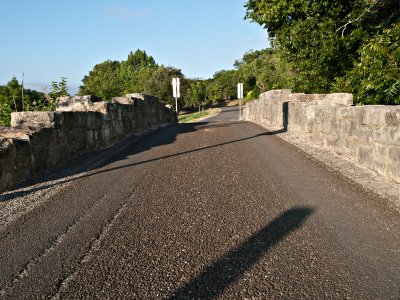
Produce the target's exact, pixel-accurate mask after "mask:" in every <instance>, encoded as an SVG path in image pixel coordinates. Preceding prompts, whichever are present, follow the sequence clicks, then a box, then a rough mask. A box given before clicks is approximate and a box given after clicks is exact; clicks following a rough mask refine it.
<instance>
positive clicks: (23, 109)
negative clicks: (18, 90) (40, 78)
mask: <svg viewBox="0 0 400 300" xmlns="http://www.w3.org/2000/svg"><path fill="white" fill-rule="evenodd" d="M24 76H25V74H24V73H22V111H25V108H24Z"/></svg>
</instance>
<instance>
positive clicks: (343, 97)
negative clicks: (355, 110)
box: [290, 93, 353, 106]
mask: <svg viewBox="0 0 400 300" xmlns="http://www.w3.org/2000/svg"><path fill="white" fill-rule="evenodd" d="M290 99H291V101H299V102H309V103H314V104H318V105H334V106H340V105H342V106H350V105H352V104H353V95H352V94H349V93H333V94H300V93H299V94H292V95H291V97H290Z"/></svg>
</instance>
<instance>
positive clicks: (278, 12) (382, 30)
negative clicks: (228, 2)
mask: <svg viewBox="0 0 400 300" xmlns="http://www.w3.org/2000/svg"><path fill="white" fill-rule="evenodd" d="M245 7H246V11H247V13H246V18H248V19H250V20H253V21H254V22H257V23H258V24H260V25H262V26H263V27H265V28H266V29H267V30H268V34H269V37H270V39H271V41H272V44H273V45H274V47H275V48H276V49H278V50H279V52H280V53H281V55H282V57H283V58H284V59H286V60H287V61H288V62H290V63H291V64H292V65H293V66H294V71H295V72H296V74H297V75H296V77H295V81H294V89H295V90H297V91H302V92H332V91H338V90H340V91H347V92H353V93H354V94H355V96H356V100H357V101H358V102H364V103H373V102H376V103H400V90H399V89H398V86H399V84H400V72H399V64H398V63H399V59H400V58H399V20H400V19H399V16H400V2H399V1H398V0H354V1H348V0H333V1H325V0H321V1H314V0H293V1H287V0H268V1H266V0H248V1H247V3H246V4H245ZM396 69H397V70H396Z"/></svg>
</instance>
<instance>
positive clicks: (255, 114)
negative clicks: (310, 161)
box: [244, 90, 400, 182]
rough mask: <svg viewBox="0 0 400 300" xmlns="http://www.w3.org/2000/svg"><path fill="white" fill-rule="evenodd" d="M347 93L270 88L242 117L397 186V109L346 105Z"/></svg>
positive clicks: (399, 129)
mask: <svg viewBox="0 0 400 300" xmlns="http://www.w3.org/2000/svg"><path fill="white" fill-rule="evenodd" d="M352 103H353V97H352V95H351V94H327V95H320V94H311V95H307V94H292V93H291V92H290V90H273V91H268V92H266V93H263V94H261V95H260V98H259V99H258V100H255V101H254V102H252V103H249V104H247V107H246V109H245V111H244V119H245V120H248V121H252V122H255V123H258V124H260V125H262V126H264V127H266V128H268V129H270V130H283V131H287V132H288V134H290V135H293V136H296V137H298V138H300V139H302V140H303V141H305V142H307V143H309V144H310V145H312V146H316V147H320V148H324V149H327V150H330V151H332V152H335V153H337V154H340V155H343V156H346V157H347V158H350V159H352V160H354V161H355V162H357V163H358V164H359V165H362V166H364V167H367V168H369V169H372V170H374V171H376V172H378V173H379V174H381V175H383V176H385V177H387V178H389V179H392V180H394V181H397V182H400V106H386V105H368V106H352Z"/></svg>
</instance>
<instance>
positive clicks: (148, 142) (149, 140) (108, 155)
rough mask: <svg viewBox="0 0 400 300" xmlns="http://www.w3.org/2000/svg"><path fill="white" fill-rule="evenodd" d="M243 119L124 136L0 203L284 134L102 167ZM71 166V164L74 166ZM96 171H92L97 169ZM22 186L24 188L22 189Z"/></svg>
mask: <svg viewBox="0 0 400 300" xmlns="http://www.w3.org/2000/svg"><path fill="white" fill-rule="evenodd" d="M240 123H243V122H229V123H219V122H197V123H180V124H173V125H170V126H168V127H167V128H164V129H163V130H162V131H161V132H162V134H160V131H155V132H153V133H151V134H148V135H146V136H143V137H140V138H134V137H132V138H128V139H125V140H123V141H121V142H119V143H117V144H115V145H114V146H112V147H110V148H107V149H102V150H97V151H90V152H88V153H85V154H83V155H79V156H77V157H76V158H74V159H71V160H68V161H66V162H64V163H62V164H61V165H59V166H56V167H53V168H51V169H49V170H47V171H45V172H44V173H43V175H39V176H37V177H34V178H32V179H30V180H27V181H25V182H23V183H22V184H20V185H18V186H17V187H16V188H15V189H14V191H13V190H11V191H9V192H8V193H4V194H0V202H5V201H10V200H13V199H15V198H17V197H23V196H26V195H29V194H31V193H33V192H37V191H40V190H44V189H47V188H50V187H53V186H55V185H59V184H62V183H67V182H71V181H75V180H78V179H81V178H85V177H89V176H93V175H96V174H100V173H105V172H110V171H114V170H118V169H124V168H129V167H133V166H137V165H141V164H145V163H150V162H154V161H158V160H162V159H167V158H170V157H175V156H180V155H185V154H189V153H194V152H199V151H203V150H207V149H210V148H215V147H220V146H224V145H229V144H233V143H238V142H243V141H246V140H250V139H254V138H258V137H261V136H269V135H275V134H279V133H281V131H271V132H270V131H265V132H263V133H260V134H257V135H254V136H249V137H245V138H242V139H237V140H232V141H228V142H224V143H220V144H216V145H210V146H206V147H201V148H195V149H191V150H188V151H183V152H178V153H173V154H170V155H166V156H162V157H156V158H153V159H149V160H145V161H140V162H137V163H132V164H125V165H123V166H118V167H114V168H104V169H102V168H103V167H105V166H107V165H109V164H111V163H113V162H116V161H119V160H124V159H126V158H127V157H128V156H132V155H135V154H138V153H141V152H144V151H148V150H150V149H151V148H153V147H158V146H162V145H167V144H171V143H174V142H175V140H176V137H177V136H178V135H180V134H183V133H188V132H194V131H197V130H199V129H204V128H218V127H227V126H232V125H234V124H240ZM93 157H98V158H99V162H98V163H96V164H88V165H85V161H86V160H88V161H90V160H93ZM71 166H72V167H71ZM73 166H78V167H77V168H73ZM97 169H99V170H98V171H94V172H92V171H93V170H97ZM85 172H91V173H90V174H85V175H81V176H75V177H74V178H72V179H71V178H70V179H65V180H61V181H60V179H63V178H66V177H69V176H72V175H76V174H80V173H85ZM54 180H57V183H51V184H47V185H46V184H44V185H41V186H39V187H32V188H29V187H30V186H34V185H36V184H39V183H45V182H50V181H54ZM21 188H22V189H21Z"/></svg>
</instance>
